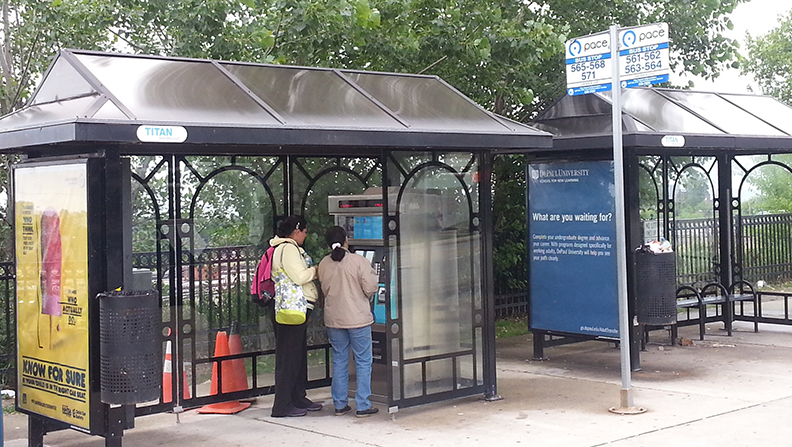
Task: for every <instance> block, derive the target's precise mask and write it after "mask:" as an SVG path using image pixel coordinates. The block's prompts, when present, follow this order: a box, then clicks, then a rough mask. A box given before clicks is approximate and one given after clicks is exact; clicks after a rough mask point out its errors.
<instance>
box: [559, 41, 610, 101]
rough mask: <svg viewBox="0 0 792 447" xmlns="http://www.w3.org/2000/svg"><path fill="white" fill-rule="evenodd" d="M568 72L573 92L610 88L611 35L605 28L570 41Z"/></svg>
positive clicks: (592, 91)
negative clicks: (603, 30)
mask: <svg viewBox="0 0 792 447" xmlns="http://www.w3.org/2000/svg"><path fill="white" fill-rule="evenodd" d="M566 76H567V93H568V94H569V95H570V96H574V95H583V94H586V93H594V92H601V91H607V90H610V89H611V53H610V35H609V34H608V33H607V32H604V33H599V34H592V35H589V36H584V37H578V38H577V39H572V40H569V41H567V43H566Z"/></svg>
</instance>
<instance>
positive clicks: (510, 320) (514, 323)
mask: <svg viewBox="0 0 792 447" xmlns="http://www.w3.org/2000/svg"><path fill="white" fill-rule="evenodd" d="M529 332H530V330H529V329H528V316H527V315H520V316H515V317H506V318H501V319H499V320H496V321H495V338H496V339H499V338H509V337H516V336H518V335H525V334H527V333H529Z"/></svg>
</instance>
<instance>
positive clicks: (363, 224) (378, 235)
mask: <svg viewBox="0 0 792 447" xmlns="http://www.w3.org/2000/svg"><path fill="white" fill-rule="evenodd" d="M354 228H355V229H354V232H353V235H354V238H355V239H382V216H365V217H360V216H355V227H354ZM372 256H373V254H372ZM372 259H373V258H372ZM370 260H371V259H369V261H370Z"/></svg>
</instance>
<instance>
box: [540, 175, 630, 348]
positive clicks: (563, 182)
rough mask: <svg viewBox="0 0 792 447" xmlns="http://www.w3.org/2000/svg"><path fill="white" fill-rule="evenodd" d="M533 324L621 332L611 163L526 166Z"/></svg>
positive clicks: (545, 327)
mask: <svg viewBox="0 0 792 447" xmlns="http://www.w3.org/2000/svg"><path fill="white" fill-rule="evenodd" d="M528 177H529V179H528V198H529V208H528V220H529V235H528V236H529V240H528V242H529V245H528V255H529V260H530V270H531V274H530V280H531V283H530V290H531V329H536V330H547V331H557V332H566V333H571V334H584V335H591V336H602V337H610V338H618V337H619V304H618V303H619V298H618V288H617V284H618V283H617V276H616V275H617V273H616V223H615V221H614V212H615V189H614V186H613V162H611V161H594V162H565V163H548V164H536V165H530V166H529V167H528Z"/></svg>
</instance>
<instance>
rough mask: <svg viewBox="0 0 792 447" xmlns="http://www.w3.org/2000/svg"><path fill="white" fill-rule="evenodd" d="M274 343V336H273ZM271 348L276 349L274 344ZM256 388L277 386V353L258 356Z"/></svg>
mask: <svg viewBox="0 0 792 447" xmlns="http://www.w3.org/2000/svg"><path fill="white" fill-rule="evenodd" d="M273 344H274V336H273ZM271 349H275V347H274V346H273V347H272V348H271ZM255 359H256V388H265V387H268V386H275V354H269V355H259V356H256V358H255Z"/></svg>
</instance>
